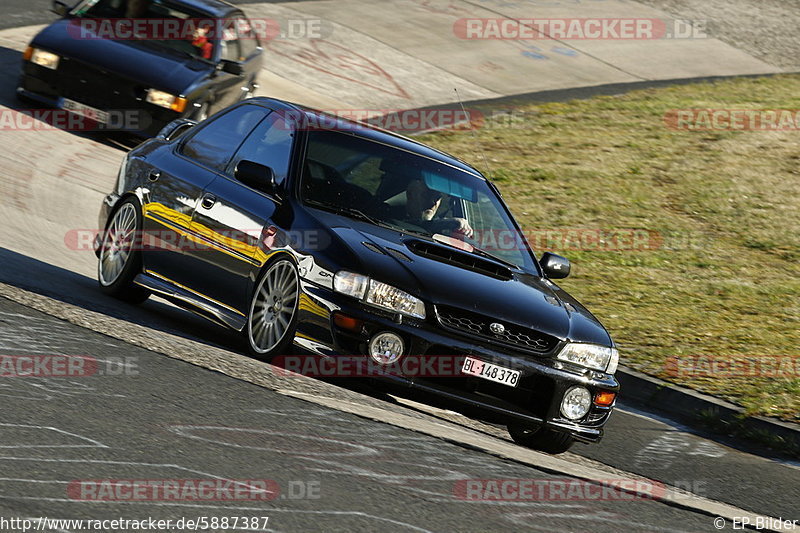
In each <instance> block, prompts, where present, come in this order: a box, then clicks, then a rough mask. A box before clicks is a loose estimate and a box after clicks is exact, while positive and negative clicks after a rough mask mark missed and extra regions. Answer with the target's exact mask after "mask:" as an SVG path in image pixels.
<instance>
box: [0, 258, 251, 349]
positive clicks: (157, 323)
mask: <svg viewBox="0 0 800 533" xmlns="http://www.w3.org/2000/svg"><path fill="white" fill-rule="evenodd" d="M0 265H2V268H0V283H6V284H8V285H12V286H14V287H18V288H20V289H24V290H27V291H30V292H34V293H36V294H40V295H42V296H47V297H48V298H52V299H53V300H56V301H59V302H64V303H67V304H71V305H74V306H76V307H80V308H82V309H86V310H87V311H94V312H97V313H101V314H104V315H107V316H110V317H113V318H118V319H120V320H124V321H126V322H130V323H132V324H137V325H140V326H144V327H147V328H150V329H153V330H157V331H162V332H165V333H169V334H171V335H176V336H178V337H182V338H186V339H191V340H194V341H198V342H201V343H204V344H207V345H209V346H215V347H219V348H224V349H227V350H234V351H241V350H240V349H239V348H238V347H237V339H236V336H235V335H232V334H231V331H230V330H227V329H225V328H223V327H222V326H218V325H216V324H214V323H213V322H209V321H208V320H206V319H204V318H201V317H199V316H197V315H195V314H193V313H191V312H189V311H185V310H183V309H180V308H178V307H176V306H173V305H171V304H169V303H167V302H164V301H162V300H158V299H155V298H151V299H149V300H147V301H146V302H145V303H143V304H141V305H131V304H127V303H125V302H121V301H119V300H117V299H115V298H112V297H110V296H107V295H105V294H103V293H102V292H100V289H99V288H98V286H97V280H95V279H93V278H90V277H88V276H84V275H82V274H78V273H75V272H72V271H70V270H67V269H64V268H61V267H58V266H54V265H51V264H48V263H45V262H44V261H40V260H38V259H34V258H32V257H28V256H26V255H23V254H20V253H17V252H14V251H13V250H9V249H7V248H3V247H0Z"/></svg>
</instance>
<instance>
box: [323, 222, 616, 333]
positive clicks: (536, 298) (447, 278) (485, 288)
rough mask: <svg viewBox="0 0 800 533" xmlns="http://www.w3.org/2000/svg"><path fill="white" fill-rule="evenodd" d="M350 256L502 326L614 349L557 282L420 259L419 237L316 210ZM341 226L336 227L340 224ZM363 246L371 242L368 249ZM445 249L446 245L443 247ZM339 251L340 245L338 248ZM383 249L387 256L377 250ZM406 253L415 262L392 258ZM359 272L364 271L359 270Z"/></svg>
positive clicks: (436, 300)
mask: <svg viewBox="0 0 800 533" xmlns="http://www.w3.org/2000/svg"><path fill="white" fill-rule="evenodd" d="M318 213H319V214H318V215H317V217H318V218H320V219H325V220H324V222H325V224H324V225H326V226H327V227H328V228H330V231H331V233H332V234H333V236H334V240H336V241H339V243H337V244H341V245H344V247H346V248H347V249H348V251H350V252H352V256H350V254H346V255H348V256H350V257H352V258H353V259H355V260H356V261H357V262H358V263H360V264H359V265H358V267H357V268H356V267H355V265H354V266H353V267H350V266H348V265H342V268H347V269H354V270H356V271H359V272H360V273H362V274H366V275H369V276H371V277H374V278H375V279H377V280H380V281H384V282H386V283H390V284H392V285H395V286H397V287H398V288H401V289H403V290H406V291H408V292H410V293H412V294H414V295H415V296H419V297H422V298H423V299H424V300H425V301H427V302H430V303H433V304H436V305H449V306H452V307H458V308H461V309H466V310H470V311H473V312H477V313H480V314H483V315H487V316H490V317H496V318H497V319H498V321H500V322H507V323H514V324H519V325H522V326H526V327H530V328H532V329H535V330H538V331H541V332H544V333H548V334H550V335H553V336H555V337H558V338H560V339H563V340H572V341H578V342H591V343H597V344H602V345H606V346H610V345H611V344H612V343H611V337H610V336H609V334H608V332H607V331H606V330H605V328H604V327H603V326H602V325H601V324H600V322H599V321H598V320H597V319H596V318H595V317H594V316H593V315H592V314H591V313H590V312H589V311H588V310H587V309H586V308H584V307H583V305H581V304H580V303H579V302H578V301H577V300H575V299H574V298H573V297H572V296H570V295H569V294H568V293H567V292H566V291H564V290H562V289H561V288H559V287H558V286H557V285H555V284H554V283H551V282H549V281H546V280H543V279H541V278H539V277H538V276H536V275H533V274H527V273H524V272H519V271H515V272H513V273H512V278H511V279H510V280H502V279H496V278H494V277H491V276H487V275H485V274H482V273H479V272H474V271H471V270H468V269H465V268H461V267H458V266H454V265H451V264H447V263H442V262H440V261H437V260H434V259H429V258H427V257H421V256H419V255H416V254H415V253H414V252H413V251H412V250H411V249H409V248H408V246H407V244H408V243H409V242H412V241H415V240H419V239H417V238H416V237H413V236H409V235H404V234H401V233H400V232H399V231H394V230H391V229H387V228H382V227H377V226H373V225H370V224H366V223H360V222H358V221H355V220H350V219H344V220H346V221H347V223H346V225H344V224H342V222H343V219H342V217H339V216H337V215H333V214H329V213H322V212H318ZM337 222H338V224H337ZM365 243H367V244H366V245H365ZM442 246H446V245H442ZM335 247H337V248H338V246H335ZM375 247H378V248H380V249H381V250H382V251H383V252H384V253H381V252H378V251H375ZM393 250H394V251H399V252H402V254H404V255H405V256H406V257H408V258H409V259H411V261H410V262H409V261H406V260H404V259H402V258H398V257H397V255H393V252H392V251H393ZM359 269H360V270H359Z"/></svg>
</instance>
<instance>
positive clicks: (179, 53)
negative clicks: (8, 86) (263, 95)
mask: <svg viewBox="0 0 800 533" xmlns="http://www.w3.org/2000/svg"><path fill="white" fill-rule="evenodd" d="M53 10H54V11H55V12H56V13H57V14H59V15H62V18H61V19H59V20H57V21H56V22H54V23H52V24H50V25H49V26H47V27H46V28H44V29H43V30H42V31H40V32H39V33H38V34H37V35H36V36H35V37H34V38H33V40H32V41H31V43H30V45H29V46H28V48H27V49H26V51H25V53H24V56H23V60H24V61H23V66H22V75H21V77H20V80H19V86H18V88H17V94H18V95H19V96H20V97H21V98H22V99H24V100H28V101H33V102H36V103H38V104H41V105H46V106H49V107H56V108H61V109H66V110H68V111H70V112H72V113H76V114H78V115H82V116H84V117H88V118H89V119H92V120H93V121H95V122H96V123H97V124H98V127H99V128H101V129H108V130H116V129H120V130H126V131H130V132H132V133H135V134H137V135H140V136H144V137H152V136H153V135H155V134H156V133H158V131H159V130H160V129H161V128H163V127H164V126H165V125H166V124H168V123H169V122H172V121H173V120H175V119H178V118H192V119H195V120H202V119H204V118H205V117H207V116H208V115H210V114H213V113H215V112H216V111H219V110H220V109H224V108H225V107H227V106H229V105H231V104H233V103H235V102H237V101H239V100H242V99H244V98H247V97H248V96H250V95H251V94H252V93H253V91H254V90H255V89H256V88H257V86H258V82H257V75H258V72H259V70H260V69H261V62H262V53H263V49H262V47H261V44H260V42H259V39H258V36H257V35H256V33H255V31H254V30H253V27H252V25H251V24H250V22H249V21H248V20H247V18H246V17H245V15H244V13H243V12H242V11H241V10H240V9H238V8H237V7H235V6H233V5H231V4H229V3H227V2H223V1H218V0H82V1H80V2H78V3H77V4H76V5H75V6H74V7H72V8H70V7H69V6H67V5H65V4H63V3H61V2H58V1H56V2H54V7H53ZM132 15H133V16H135V18H130V17H131V16H132ZM126 16H127V18H126ZM133 21H139V24H138V25H135V24H133V23H132V22H133ZM142 21H144V23H142ZM201 21H202V23H201ZM147 22H150V24H147ZM169 23H174V24H173V25H168V24H169ZM189 24H194V25H195V26H198V27H201V28H202V29H201V30H200V31H201V32H202V33H187V31H184V30H187V29H188V31H189V32H191V29H192V28H193V27H194V26H192V27H189ZM215 24H216V26H213V28H212V29H211V31H209V30H208V28H209V27H212V25H215ZM137 32H139V33H137ZM168 37H176V38H168Z"/></svg>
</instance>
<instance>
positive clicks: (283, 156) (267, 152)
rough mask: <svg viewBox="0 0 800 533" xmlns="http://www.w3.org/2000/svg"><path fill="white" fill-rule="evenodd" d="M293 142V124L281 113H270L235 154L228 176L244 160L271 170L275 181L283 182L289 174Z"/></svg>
mask: <svg viewBox="0 0 800 533" xmlns="http://www.w3.org/2000/svg"><path fill="white" fill-rule="evenodd" d="M293 140H294V125H293V123H292V122H291V121H290V120H289V119H287V118H285V117H284V116H283V113H281V112H273V113H270V114H269V115H268V116H267V118H266V119H265V120H264V121H263V122H261V124H259V125H258V127H256V129H255V130H254V131H253V133H252V134H251V135H250V136H249V137H248V138H247V140H245V142H244V144H242V147H241V148H239V151H238V152H236V155H235V156H234V158H233V160H232V161H231V164H230V165H229V166H228V174H230V175H233V171H234V169H235V168H236V165H237V164H238V163H239V161H241V160H242V159H246V160H248V161H254V162H256V163H261V164H262V165H266V166H268V167H270V168H272V170H273V171H274V172H275V181H276V182H277V183H281V182H283V181H284V180H285V179H286V175H287V174H288V173H289V162H290V160H291V157H292V141H293Z"/></svg>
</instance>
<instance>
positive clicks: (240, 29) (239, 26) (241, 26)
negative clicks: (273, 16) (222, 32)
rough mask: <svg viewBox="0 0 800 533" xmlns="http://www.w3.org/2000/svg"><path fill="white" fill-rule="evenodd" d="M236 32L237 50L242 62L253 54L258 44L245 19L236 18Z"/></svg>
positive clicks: (251, 28) (250, 26)
mask: <svg viewBox="0 0 800 533" xmlns="http://www.w3.org/2000/svg"><path fill="white" fill-rule="evenodd" d="M236 30H237V33H238V35H239V48H240V53H241V55H242V60H245V59H247V58H249V57H250V56H252V55H253V54H254V53H255V51H256V48H258V47H259V46H260V44H259V42H258V39H257V38H256V33H255V32H254V31H253V26H252V25H251V24H250V21H249V20H247V19H246V18H244V17H237V18H236Z"/></svg>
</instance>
